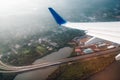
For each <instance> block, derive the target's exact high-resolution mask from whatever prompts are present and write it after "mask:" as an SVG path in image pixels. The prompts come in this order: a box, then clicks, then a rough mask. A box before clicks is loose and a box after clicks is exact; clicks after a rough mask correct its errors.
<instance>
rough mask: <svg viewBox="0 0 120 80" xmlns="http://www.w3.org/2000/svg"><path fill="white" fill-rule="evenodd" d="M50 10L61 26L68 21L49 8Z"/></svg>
mask: <svg viewBox="0 0 120 80" xmlns="http://www.w3.org/2000/svg"><path fill="white" fill-rule="evenodd" d="M48 9H49V11H50V12H51V14H52V16H53V17H54V19H55V20H56V22H57V23H58V24H59V25H61V24H65V23H66V21H65V20H64V19H63V18H62V17H61V16H60V15H59V14H58V13H57V12H55V10H53V9H52V8H48Z"/></svg>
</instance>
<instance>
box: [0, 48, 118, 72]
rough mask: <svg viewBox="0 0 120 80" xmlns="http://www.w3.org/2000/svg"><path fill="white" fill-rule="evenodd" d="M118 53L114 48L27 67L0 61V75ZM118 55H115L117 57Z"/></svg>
mask: <svg viewBox="0 0 120 80" xmlns="http://www.w3.org/2000/svg"><path fill="white" fill-rule="evenodd" d="M117 51H120V48H119V47H118V48H114V49H110V50H106V51H101V52H96V53H93V54H88V55H82V56H77V57H71V58H65V59H60V60H57V61H51V62H45V63H39V64H35V65H28V66H19V67H17V66H10V65H6V64H4V63H3V62H2V61H0V73H20V72H26V71H32V70H36V69H43V68H46V67H50V66H55V65H60V64H63V63H68V62H74V61H77V60H84V59H89V58H91V57H97V56H100V55H103V56H105V55H106V54H109V53H110V54H115V53H114V52H117ZM117 54H118V53H116V55H117Z"/></svg>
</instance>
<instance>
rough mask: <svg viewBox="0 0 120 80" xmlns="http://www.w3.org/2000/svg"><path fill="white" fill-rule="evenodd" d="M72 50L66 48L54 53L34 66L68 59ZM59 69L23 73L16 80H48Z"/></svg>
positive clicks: (36, 62) (52, 68) (53, 67)
mask: <svg viewBox="0 0 120 80" xmlns="http://www.w3.org/2000/svg"><path fill="white" fill-rule="evenodd" d="M72 50H73V49H72V48H70V47H64V48H62V49H60V50H59V51H57V52H53V53H51V54H49V55H47V56H45V57H43V58H41V59H38V60H36V61H35V62H34V63H33V64H38V63H44V62H47V61H55V60H58V59H63V58H66V57H68V56H69V55H70V54H71V52H72ZM57 68H58V66H52V67H48V68H45V69H40V70H34V71H29V72H25V73H21V74H18V75H17V76H16V77H15V79H14V80H46V78H47V77H48V76H49V75H50V74H51V73H52V72H54V71H55V70H56V69H57Z"/></svg>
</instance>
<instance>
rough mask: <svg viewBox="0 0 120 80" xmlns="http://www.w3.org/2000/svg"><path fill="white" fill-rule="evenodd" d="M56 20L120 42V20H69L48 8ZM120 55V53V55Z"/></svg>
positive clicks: (96, 35)
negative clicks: (83, 21) (79, 21)
mask: <svg viewBox="0 0 120 80" xmlns="http://www.w3.org/2000/svg"><path fill="white" fill-rule="evenodd" d="M48 9H49V11H50V12H51V14H52V16H53V17H54V19H55V21H56V22H57V23H58V24H59V25H60V26H64V27H68V28H74V29H80V30H85V31H86V34H88V35H91V36H94V37H98V38H101V39H105V40H108V41H112V42H115V43H118V44H120V21H118V22H85V23H82V22H81V23H77V22H68V21H66V20H65V19H63V18H62V17H61V16H60V15H59V14H58V13H57V12H56V11H55V10H54V9H52V8H48ZM119 57H120V55H119Z"/></svg>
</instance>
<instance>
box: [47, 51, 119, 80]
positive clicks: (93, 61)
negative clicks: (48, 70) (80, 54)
mask: <svg viewBox="0 0 120 80" xmlns="http://www.w3.org/2000/svg"><path fill="white" fill-rule="evenodd" d="M116 53H118V52H114V54H113V53H112V54H110V53H109V54H106V55H105V56H102V55H101V56H98V57H92V58H89V59H87V60H83V61H81V60H80V61H78V62H76V63H73V64H66V65H63V66H61V67H59V69H57V70H56V71H55V72H54V73H53V74H51V75H50V76H49V77H48V79H47V80H84V79H86V78H88V77H89V76H91V75H93V74H95V73H97V72H99V71H102V70H104V69H105V68H106V67H107V66H109V65H110V64H112V63H113V62H114V57H115V55H116Z"/></svg>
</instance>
